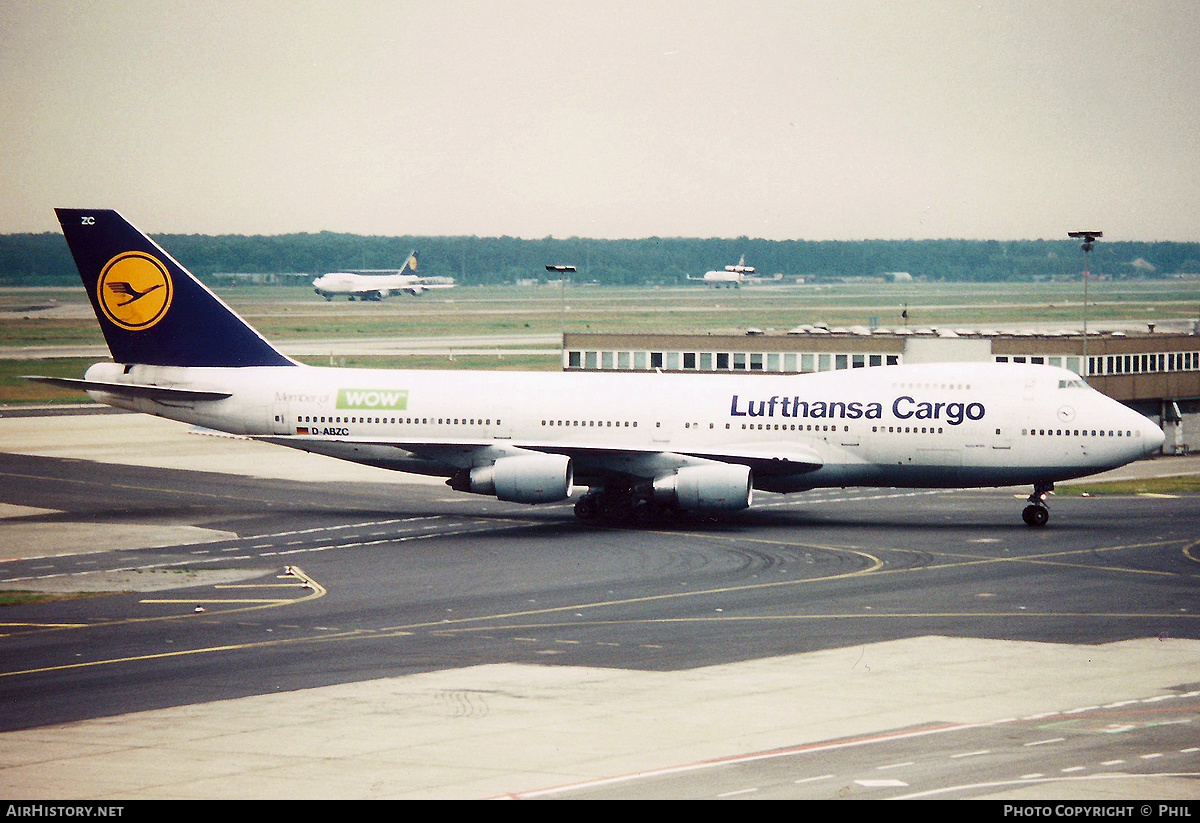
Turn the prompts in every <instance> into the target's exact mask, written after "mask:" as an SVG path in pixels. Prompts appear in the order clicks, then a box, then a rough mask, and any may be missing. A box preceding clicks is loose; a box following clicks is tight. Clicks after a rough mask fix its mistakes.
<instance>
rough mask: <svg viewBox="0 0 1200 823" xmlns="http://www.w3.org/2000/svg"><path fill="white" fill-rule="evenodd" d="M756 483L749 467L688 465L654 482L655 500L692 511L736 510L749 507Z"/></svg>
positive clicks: (725, 464)
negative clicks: (752, 478)
mask: <svg viewBox="0 0 1200 823" xmlns="http://www.w3.org/2000/svg"><path fill="white" fill-rule="evenodd" d="M753 489H754V484H753V482H752V480H751V477H750V467H749V466H737V465H733V464H729V463H719V464H714V465H711V466H685V467H684V468H682V469H679V470H678V471H677V472H675V473H674V474H668V475H663V476H662V477H656V478H655V479H654V499H655V500H657V501H659V502H663V503H674V504H675V505H676V506H678V507H679V508H681V509H684V510H687V511H692V510H701V511H737V510H738V509H744V508H746V507H747V506H749V505H750V498H751V496H752V494H753Z"/></svg>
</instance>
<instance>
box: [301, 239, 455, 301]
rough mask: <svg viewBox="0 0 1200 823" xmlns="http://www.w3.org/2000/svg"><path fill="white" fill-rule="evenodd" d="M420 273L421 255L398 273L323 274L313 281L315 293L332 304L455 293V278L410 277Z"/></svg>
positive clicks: (410, 259)
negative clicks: (431, 292)
mask: <svg viewBox="0 0 1200 823" xmlns="http://www.w3.org/2000/svg"><path fill="white" fill-rule="evenodd" d="M416 270H417V253H416V252H415V251H414V252H413V253H412V254H410V255H409V256H408V260H407V261H405V263H404V266H403V267H402V268H401V269H400V270H399V271H396V270H395V269H378V270H359V271H332V272H329V273H328V274H323V275H321V276H320V277H318V278H317V279H316V280H314V281H313V290H314V291H315V292H316V293H317V294H319V295H321V296H322V297H324V298H325V299H326V300H332V299H333V298H335V297H348V298H350V299H351V300H355V299H358V300H382V299H384V298H385V297H390V296H391V295H393V294H411V295H415V296H420V295H422V294H424V293H425V292H427V291H429V290H430V289H452V288H454V278H452V277H422V276H420V275H416V274H408V273H407V272H409V271H416Z"/></svg>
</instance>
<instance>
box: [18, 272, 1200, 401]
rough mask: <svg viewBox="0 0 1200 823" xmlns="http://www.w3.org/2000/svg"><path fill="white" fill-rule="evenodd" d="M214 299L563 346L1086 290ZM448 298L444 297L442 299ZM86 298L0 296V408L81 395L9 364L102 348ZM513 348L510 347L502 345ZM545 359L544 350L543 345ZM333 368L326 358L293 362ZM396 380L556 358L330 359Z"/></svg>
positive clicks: (1157, 310) (44, 370) (329, 328)
mask: <svg viewBox="0 0 1200 823" xmlns="http://www.w3.org/2000/svg"><path fill="white" fill-rule="evenodd" d="M218 292H219V294H220V296H221V297H222V298H223V299H224V300H225V301H226V302H228V303H229V304H230V305H231V306H232V307H233V308H234V309H235V310H236V311H237V312H238V313H239V314H241V315H242V316H243V317H245V318H246V319H247V320H248V321H249V322H250V323H251V324H252V325H253V326H255V327H256V328H257V329H259V331H261V332H262V333H263V335H264V336H266V337H267V339H269V340H273V341H276V342H279V343H280V344H283V345H284V346H285V347H286V343H287V342H289V341H320V340H346V339H353V338H391V337H433V338H445V337H450V336H454V337H461V336H488V335H508V336H520V335H530V336H533V335H543V336H544V335H550V334H553V335H557V334H559V333H561V332H562V331H571V332H589V331H590V332H630V333H649V332H662V333H668V332H675V333H707V332H712V333H738V334H740V333H742V332H744V330H745V329H747V328H751V327H754V328H761V329H765V330H768V331H771V330H777V331H784V330H786V329H789V328H792V327H794V326H798V325H802V324H816V323H827V324H828V325H830V326H867V325H871V324H872V323H873V322H874V323H877V324H878V325H880V326H883V327H885V328H895V327H898V326H901V325H904V324H905V321H904V319H903V318H902V317H901V312H902V311H905V310H907V312H908V319H907V325H908V326H909V327H912V328H926V327H932V328H941V329H957V328H963V327H967V328H976V329H979V328H987V327H988V326H990V325H1003V324H1012V323H1028V324H1031V325H1032V324H1059V323H1061V324H1062V325H1063V326H1069V325H1070V326H1077V325H1078V324H1079V321H1080V318H1081V316H1082V298H1083V293H1082V285H1081V284H1080V283H1078V282H1049V283H996V284H988V283H985V284H976V283H921V282H914V283H906V284H898V283H860V284H852V285H819V286H818V285H783V286H780V285H757V286H749V287H746V288H742V289H736V290H729V289H720V290H714V289H708V288H705V287H703V286H699V285H697V286H695V287H679V288H662V289H657V288H633V287H600V286H576V285H568V286H567V288H566V289H565V290H564V289H562V288H560V287H559V286H541V287H500V286H495V287H459V288H457V289H455V290H453V292H450V293H444V294H438V295H427V296H424V297H420V298H413V297H400V298H392V299H389V300H385V301H381V302H377V303H359V302H355V303H351V302H348V301H345V300H338V301H336V302H332V303H330V302H326V301H325V300H322V299H320V298H318V297H317V296H316V295H314V294H313V293H312V291H311V290H310V289H308V288H306V287H283V286H277V287H267V286H257V287H236V288H228V289H218ZM447 294H448V296H446V295H447ZM1089 298H1090V306H1089V312H1088V316H1089V322H1090V323H1092V324H1093V325H1094V326H1098V325H1100V324H1103V323H1105V322H1112V321H1136V322H1138V323H1142V322H1159V321H1162V320H1165V319H1170V318H1189V317H1191V318H1194V317H1196V316H1197V312H1198V311H1200V282H1198V281H1165V282H1159V281H1095V282H1093V283H1092V284H1091V285H1090V287H1089ZM103 342H104V341H103V338H102V337H101V335H100V330H99V327H98V326H97V324H96V320H95V318H94V316H93V315H92V312H91V308H90V307H89V306H88V304H87V300H86V297H85V295H84V293H83V290H82V289H81V288H80V289H48V288H47V289H37V288H29V289H7V290H0V403H48V402H71V401H79V400H81V399H82V398H81V397H80V396H79V395H76V394H72V393H70V392H63V391H61V390H56V389H54V388H52V387H47V386H41V385H37V384H32V383H29V382H27V381H23V380H21V379H19V378H20V375H23V374H31V373H36V374H49V375H60V376H80V375H82V373H83V371H84V369H85V368H86V367H87V365H89V364H90V363H91V362H94V360H96V359H101V358H88V359H75V358H59V359H48V360H43V359H28V352H26V353H24V355H23V356H24V357H26V359H21V360H18V359H16V350H17V349H21V348H25V347H34V348H37V347H49V346H98V347H100V346H103ZM506 347H509V348H511V346H507V345H506ZM538 347H539V348H545V347H546V346H545V344H544V343H542V344H540V345H539V346H538ZM300 359H302V360H305V361H306V362H311V363H313V364H319V365H327V364H328V363H329V357H328V356H326V357H323V358H322V357H313V358H300ZM343 361H344V364H345V365H347V366H364V367H381V368H389V367H404V368H485V369H494V368H500V369H512V368H527V369H539V370H556V369H558V368H560V367H561V360H560V358H559V356H558V355H545V354H525V355H505V356H504V357H498V356H458V357H455V358H454V359H453V360H450V359H449V358H447V357H444V356H442V357H438V356H420V357H388V358H382V357H369V356H356V357H346V358H338V365H341V364H342V362H343Z"/></svg>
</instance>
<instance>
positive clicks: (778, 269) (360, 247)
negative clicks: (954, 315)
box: [0, 232, 1200, 286]
mask: <svg viewBox="0 0 1200 823" xmlns="http://www.w3.org/2000/svg"><path fill="white" fill-rule="evenodd" d="M155 239H156V240H157V242H158V243H159V244H160V245H161V246H162V247H163V248H165V249H166V250H167V251H168V252H170V254H171V255H172V256H174V257H175V259H177V260H179V261H180V262H182V263H183V264H184V265H185V266H187V267H188V268H189V269H190V270H191V271H192V272H193V273H194V274H196V275H197V276H199V277H200V278H201V279H204V280H211V279H213V278H214V276H215V275H220V274H233V273H240V274H254V273H260V274H261V273H295V274H310V275H312V276H314V277H315V276H317V275H319V274H322V273H324V272H328V271H337V270H344V269H396V268H399V267H400V266H401V265H402V264H403V263H404V261H405V260H406V259H407V258H408V254H409V252H412V251H417V252H419V260H420V267H419V270H418V273H419V274H425V275H433V276H447V277H454V278H455V279H456V280H457V281H458V282H459V283H460V284H463V285H475V284H500V283H513V282H516V281H519V280H528V279H542V280H545V279H547V278H548V277H551V276H552V275H548V274H547V272H546V270H545V267H546V265H573V266H575V267H576V268H577V269H578V274H576V275H574V276H573V278H572V279H574V280H577V281H587V282H596V283H600V284H610V285H671V284H676V283H681V282H683V281H685V280H686V278H687V277H688V276H689V275H690V276H692V277H700V276H701V275H703V274H704V272H705V271H708V270H711V269H721V268H723V267H724V266H726V265H730V264H733V263H736V262H738V260H739V259H740V258H742V257H744V258H745V261H746V264H747V265H749V266H754V267H756V269H757V273H758V275H759V276H760V277H772V276H774V275H775V274H777V273H778V274H782V275H783V276H785V277H787V278H792V277H797V276H801V277H805V278H806V279H808V280H810V281H812V280H818V281H819V280H821V279H828V278H864V277H878V276H880V275H883V274H885V273H889V272H908V273H910V274H911V275H912V276H913V277H915V278H923V279H927V280H946V281H1003V280H1025V279H1032V278H1038V277H1045V276H1067V275H1073V274H1079V273H1080V271H1081V270H1082V268H1083V252H1082V251H1081V250H1080V247H1079V245H1078V243H1077V242H1076V241H1074V240H1066V239H1064V240H1061V241H1060V240H1015V241H1000V240H861V241H842V240H819V241H818V240H763V239H754V238H749V237H738V238H707V239H705V238H662V237H648V238H644V239H636V240H595V239H587V238H567V239H557V238H553V237H547V238H544V239H541V240H527V239H522V238H517V237H380V236H361V235H355V234H342V233H334V232H320V233H316V234H311V233H306V234H284V235H271V236H264V235H217V236H211V235H198V234H186V235H184V234H166V235H159V236H157V237H156V238H155ZM1091 270H1092V272H1093V274H1098V275H1107V276H1110V277H1170V276H1174V275H1179V274H1195V273H1197V272H1200V243H1177V242H1144V243H1142V242H1105V241H1103V240H1101V241H1100V242H1098V243H1097V244H1096V247H1095V250H1094V251H1093V252H1092V253H1091ZM77 277H78V275H77V274H76V272H75V266H74V264H73V262H72V261H71V257H70V253H69V252H68V250H67V246H66V242H65V241H64V240H63V238H62V235H60V234H57V233H45V234H6V235H0V286H19V285H71V284H74V283H75V282H77V280H76V278H77Z"/></svg>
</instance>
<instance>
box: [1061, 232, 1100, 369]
mask: <svg viewBox="0 0 1200 823" xmlns="http://www.w3.org/2000/svg"><path fill="white" fill-rule="evenodd" d="M1103 236H1104V232H1102V231H1069V232H1067V237H1073V238H1075V239H1076V240H1082V241H1083V243H1082V244H1081V245H1080V248H1081V249H1083V376H1084V379H1085V380H1086V379H1087V378H1088V377H1091V374H1092V369H1091V366H1090V364H1089V363H1088V345H1087V344H1088V340H1087V337H1088V335H1087V331H1088V329H1087V321H1088V280H1089V279H1090V277H1091V261H1090V260H1089V255H1090V254H1091V252H1092V246H1094V245H1095V244H1096V240H1097V239H1098V238H1100V237H1103Z"/></svg>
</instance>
